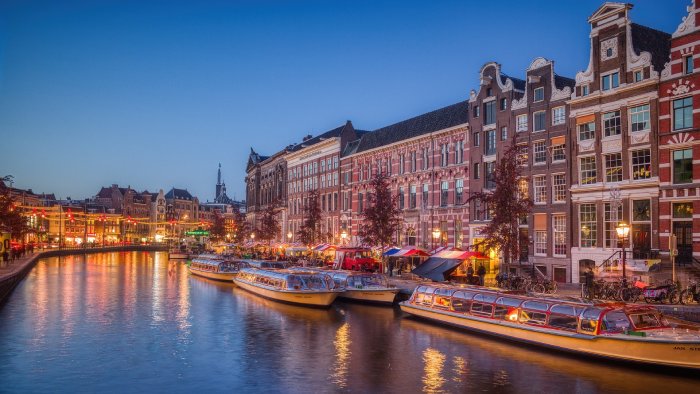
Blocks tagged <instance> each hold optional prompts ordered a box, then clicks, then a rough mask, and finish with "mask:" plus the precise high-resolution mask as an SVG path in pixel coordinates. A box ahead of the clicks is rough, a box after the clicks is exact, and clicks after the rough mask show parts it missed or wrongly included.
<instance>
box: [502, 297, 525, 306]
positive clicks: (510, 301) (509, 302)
mask: <svg viewBox="0 0 700 394" xmlns="http://www.w3.org/2000/svg"><path fill="white" fill-rule="evenodd" d="M522 302H523V300H521V299H518V298H508V297H501V298H499V299H498V300H497V301H496V304H498V305H505V306H513V307H516V308H517V307H519V306H520V304H522Z"/></svg>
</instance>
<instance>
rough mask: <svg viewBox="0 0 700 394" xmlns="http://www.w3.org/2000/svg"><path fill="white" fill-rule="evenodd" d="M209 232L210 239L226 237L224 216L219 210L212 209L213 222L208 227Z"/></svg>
mask: <svg viewBox="0 0 700 394" xmlns="http://www.w3.org/2000/svg"><path fill="white" fill-rule="evenodd" d="M209 234H210V235H211V238H212V239H215V240H218V241H220V240H222V239H225V238H226V217H224V215H223V214H222V213H221V212H219V211H214V222H213V223H212V226H211V229H209Z"/></svg>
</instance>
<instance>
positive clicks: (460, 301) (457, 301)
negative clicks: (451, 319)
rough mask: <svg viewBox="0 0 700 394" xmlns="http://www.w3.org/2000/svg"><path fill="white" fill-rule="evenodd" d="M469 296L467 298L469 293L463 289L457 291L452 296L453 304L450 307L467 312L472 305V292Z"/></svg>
mask: <svg viewBox="0 0 700 394" xmlns="http://www.w3.org/2000/svg"><path fill="white" fill-rule="evenodd" d="M468 297H469V298H467V294H465V293H464V292H463V291H458V292H455V294H454V295H453V296H452V306H451V308H450V309H451V310H453V311H454V312H458V313H466V312H467V311H469V308H470V307H471V305H472V302H471V301H470V299H471V298H472V294H469V296H468Z"/></svg>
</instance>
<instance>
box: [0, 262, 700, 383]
mask: <svg viewBox="0 0 700 394" xmlns="http://www.w3.org/2000/svg"><path fill="white" fill-rule="evenodd" d="M698 387H700V380H697V379H693V378H690V377H686V376H682V375H681V376H670V375H668V374H661V373H657V372H656V371H654V369H641V368H638V367H623V366H616V365H613V364H610V363H601V362H593V361H587V360H582V359H580V358H575V357H569V356H562V355H560V354H558V353H551V352H546V351H542V350H539V349H532V348H527V347H523V346H519V345H514V344H509V343H504V342H501V341H498V340H493V339H488V338H484V337H482V336H478V335H470V334H467V333H464V332H461V331H458V330H454V329H450V328H444V327H440V326H435V325H432V324H430V323H427V322H423V321H420V320H415V319H413V318H409V317H407V316H404V315H403V314H402V313H401V311H400V310H399V309H398V308H389V307H377V306H368V305H358V304H349V303H343V302H336V303H335V304H334V305H333V306H332V307H331V308H330V309H326V310H319V309H308V308H303V307H295V306H289V305H283V304H279V303H275V302H272V301H267V300H264V299H261V298H259V297H257V296H255V295H252V294H249V293H246V292H245V291H243V290H241V289H238V288H235V287H234V286H233V284H228V283H219V282H213V281H209V280H205V279H200V278H197V277H191V276H190V275H189V274H188V272H187V268H186V267H185V265H184V264H182V263H181V262H174V261H168V259H167V253H153V252H151V253H147V252H130V253H125V252H122V253H105V254H97V255H87V256H70V257H61V258H58V257H57V258H47V259H45V260H42V261H40V262H39V263H38V264H37V265H36V267H35V268H34V269H33V270H32V272H31V273H30V274H29V276H28V277H27V278H26V279H25V280H24V281H23V282H22V283H21V284H20V285H19V286H18V287H17V288H16V289H15V292H14V293H13V294H12V296H11V297H10V298H9V300H8V301H7V302H6V303H5V305H3V306H2V307H0V392H2V393H5V392H7V393H56V392H69V393H127V392H163V393H193V392H199V393H204V392H266V393H267V392H269V393H329V392H359V393H402V394H407V393H418V392H426V393H443V392H444V393H455V392H499V393H502V392H507V393H518V392H523V393H562V392H564V393H566V392H569V393H616V392H617V393H625V392H634V393H644V392H649V393H671V392H686V393H692V392H697V389H698Z"/></svg>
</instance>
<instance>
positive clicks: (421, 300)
mask: <svg viewBox="0 0 700 394" xmlns="http://www.w3.org/2000/svg"><path fill="white" fill-rule="evenodd" d="M434 291H435V289H434V288H431V287H419V288H418V290H416V297H415V303H416V304H423V305H431V304H432V303H433V292H434Z"/></svg>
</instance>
